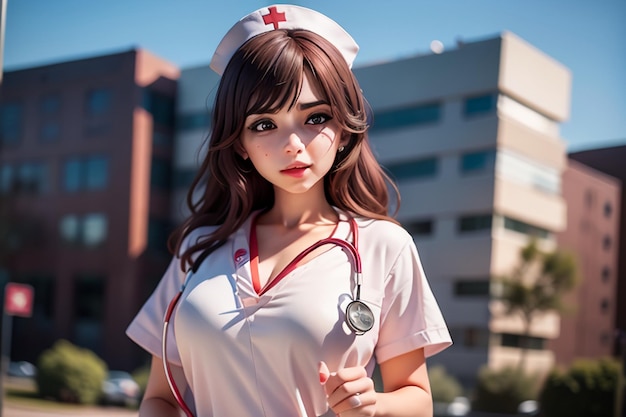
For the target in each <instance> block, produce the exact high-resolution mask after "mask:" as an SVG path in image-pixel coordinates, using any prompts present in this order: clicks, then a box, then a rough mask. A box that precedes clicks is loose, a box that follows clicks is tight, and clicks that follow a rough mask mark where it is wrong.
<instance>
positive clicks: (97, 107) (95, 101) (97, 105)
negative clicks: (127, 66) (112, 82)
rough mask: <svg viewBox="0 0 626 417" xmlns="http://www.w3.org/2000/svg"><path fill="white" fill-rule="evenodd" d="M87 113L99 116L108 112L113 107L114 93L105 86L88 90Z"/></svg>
mask: <svg viewBox="0 0 626 417" xmlns="http://www.w3.org/2000/svg"><path fill="white" fill-rule="evenodd" d="M86 100H87V114H88V115H90V116H97V115H102V114H106V113H107V112H108V111H109V109H110V108H111V104H112V94H111V91H110V90H108V89H105V88H99V89H96V90H91V91H89V92H87V97H86Z"/></svg>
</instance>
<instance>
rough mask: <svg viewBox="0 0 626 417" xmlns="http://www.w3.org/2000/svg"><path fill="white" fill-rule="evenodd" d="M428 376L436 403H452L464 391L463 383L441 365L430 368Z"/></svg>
mask: <svg viewBox="0 0 626 417" xmlns="http://www.w3.org/2000/svg"><path fill="white" fill-rule="evenodd" d="M428 378H429V379H430V390H431V392H432V395H433V401H434V402H436V403H451V402H452V400H454V399H455V398H456V397H459V396H460V395H461V394H462V393H463V388H462V387H461V384H459V382H458V381H457V380H456V379H455V378H454V377H453V376H451V375H449V374H448V373H447V372H446V369H445V368H444V367H443V366H441V365H434V366H432V367H430V368H428Z"/></svg>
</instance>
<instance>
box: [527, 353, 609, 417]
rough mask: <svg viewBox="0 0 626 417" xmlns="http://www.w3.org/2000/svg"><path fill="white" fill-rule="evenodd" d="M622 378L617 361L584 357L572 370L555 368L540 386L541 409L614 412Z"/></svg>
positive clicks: (591, 415)
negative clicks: (616, 395) (541, 386)
mask: <svg viewBox="0 0 626 417" xmlns="http://www.w3.org/2000/svg"><path fill="white" fill-rule="evenodd" d="M619 378H620V365H619V363H618V362H617V361H615V360H613V359H610V358H604V359H598V360H592V359H581V360H578V361H576V362H574V363H573V364H572V366H571V367H570V369H569V370H567V371H563V370H559V369H554V370H553V371H552V372H550V374H549V375H548V378H547V379H546V382H545V383H544V385H543V388H542V390H541V393H540V396H539V401H540V404H541V412H542V413H543V415H545V416H546V417H579V416H580V417H600V416H612V415H613V407H614V405H615V391H616V390H617V386H618V381H619Z"/></svg>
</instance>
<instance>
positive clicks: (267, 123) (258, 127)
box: [248, 119, 276, 132]
mask: <svg viewBox="0 0 626 417" xmlns="http://www.w3.org/2000/svg"><path fill="white" fill-rule="evenodd" d="M248 129H250V130H252V131H253V132H265V131H266V130H272V129H276V125H275V124H274V122H272V121H271V120H267V119H264V120H259V121H258V122H254V123H253V124H251V125H250V127H248Z"/></svg>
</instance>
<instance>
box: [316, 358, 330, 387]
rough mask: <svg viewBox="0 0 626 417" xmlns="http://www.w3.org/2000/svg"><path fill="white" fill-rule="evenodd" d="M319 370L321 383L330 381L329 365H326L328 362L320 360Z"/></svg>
mask: <svg viewBox="0 0 626 417" xmlns="http://www.w3.org/2000/svg"><path fill="white" fill-rule="evenodd" d="M318 372H319V376H320V384H322V385H324V384H325V383H326V381H328V378H330V371H329V370H328V365H326V362H324V361H320V363H319V366H318Z"/></svg>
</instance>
